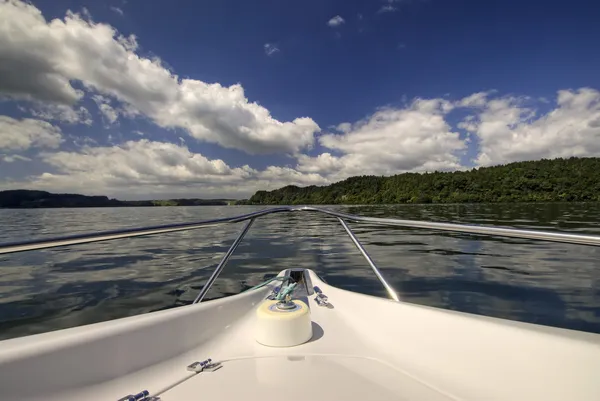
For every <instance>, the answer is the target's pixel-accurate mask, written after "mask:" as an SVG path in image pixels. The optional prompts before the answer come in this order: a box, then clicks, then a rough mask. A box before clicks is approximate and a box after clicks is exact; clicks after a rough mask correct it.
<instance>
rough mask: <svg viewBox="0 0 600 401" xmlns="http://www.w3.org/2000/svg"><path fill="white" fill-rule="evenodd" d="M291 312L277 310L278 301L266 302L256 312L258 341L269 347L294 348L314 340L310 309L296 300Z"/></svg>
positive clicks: (256, 336)
mask: <svg viewBox="0 0 600 401" xmlns="http://www.w3.org/2000/svg"><path fill="white" fill-rule="evenodd" d="M293 302H294V304H295V307H294V308H293V309H289V310H282V309H279V308H277V301H274V300H273V301H272V300H266V301H265V302H263V303H262V304H261V305H260V306H259V307H258V309H257V310H256V331H255V338H256V341H257V342H259V343H261V344H263V345H266V346H269V347H293V346H294V345H300V344H304V343H305V342H307V341H308V340H310V339H311V338H312V322H311V320H310V309H309V308H308V305H306V304H305V303H304V302H302V301H300V300H297V299H295V300H294V301H293Z"/></svg>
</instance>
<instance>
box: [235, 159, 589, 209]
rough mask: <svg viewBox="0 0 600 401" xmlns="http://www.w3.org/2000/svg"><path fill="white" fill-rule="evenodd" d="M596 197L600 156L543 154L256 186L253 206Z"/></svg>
mask: <svg viewBox="0 0 600 401" xmlns="http://www.w3.org/2000/svg"><path fill="white" fill-rule="evenodd" d="M588 201H600V158H577V157H571V158H567V159H563V158H559V159H552V160H548V159H543V160H538V161H526V162H516V163H510V164H506V165H500V166H493V167H481V168H473V169H471V170H469V171H453V172H440V171H436V172H433V173H403V174H397V175H394V176H391V177H383V176H373V175H363V176H358V177H351V178H348V179H346V180H344V181H340V182H336V183H334V184H331V185H327V186H314V185H312V186H308V187H297V186H293V185H288V186H286V187H283V188H280V189H276V190H273V191H258V192H256V193H255V194H254V195H253V196H252V197H251V198H250V199H249V200H247V201H244V202H240V203H245V204H253V205H273V204H275V205H298V204H306V205H314V204H395V203H467V202H472V203H483V202H490V203H492V202H588Z"/></svg>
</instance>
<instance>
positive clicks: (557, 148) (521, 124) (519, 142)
mask: <svg viewBox="0 0 600 401" xmlns="http://www.w3.org/2000/svg"><path fill="white" fill-rule="evenodd" d="M472 96H474V95H472ZM463 100H464V99H463ZM525 100H526V99H524V98H517V97H503V98H498V99H492V100H487V101H486V102H485V104H484V105H481V102H477V104H476V106H479V107H482V109H481V111H480V112H479V114H477V116H476V118H473V117H469V118H468V120H466V121H463V122H462V123H461V127H462V128H464V129H467V130H469V131H471V132H474V133H476V134H477V136H478V137H479V142H480V146H481V152H480V153H479V155H478V157H477V159H476V163H477V164H478V165H492V164H499V163H508V162H512V161H521V160H535V159H541V158H556V157H570V156H580V157H582V156H600V92H599V91H597V90H594V89H589V88H583V89H579V90H576V91H573V90H561V91H559V92H558V96H557V100H556V108H554V109H553V110H551V111H549V112H548V113H546V114H543V115H539V112H538V111H537V110H536V109H534V108H533V107H531V106H526V105H525V103H526V102H525Z"/></svg>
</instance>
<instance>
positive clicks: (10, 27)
mask: <svg viewBox="0 0 600 401" xmlns="http://www.w3.org/2000/svg"><path fill="white" fill-rule="evenodd" d="M137 48H138V44H137V38H136V37H135V36H134V35H130V36H127V37H126V36H123V35H120V34H119V33H118V32H117V31H116V30H115V29H114V28H113V27H111V26H110V25H106V24H102V23H95V22H93V21H92V20H91V19H90V18H88V19H84V18H82V17H81V16H80V15H78V14H75V13H72V12H67V14H66V16H65V18H64V19H55V20H52V21H50V22H47V21H46V20H45V19H44V17H43V15H42V13H41V12H40V11H39V10H38V9H37V8H36V7H35V6H33V5H31V4H27V3H23V2H21V1H17V0H2V1H0V93H3V94H4V95H5V96H10V97H14V98H23V99H36V100H41V101H50V102H54V103H59V104H66V105H72V104H75V103H76V102H77V101H79V100H80V99H81V98H82V97H83V96H84V92H82V91H80V90H77V89H75V88H74V87H73V86H72V85H71V81H79V82H81V83H82V84H83V86H84V87H85V88H86V90H88V91H93V92H96V93H99V94H101V95H103V96H110V97H112V98H114V99H117V100H118V101H120V102H123V103H125V104H127V105H128V106H129V110H130V113H132V114H133V113H136V112H137V113H141V114H143V115H145V116H147V117H149V118H150V119H152V120H153V121H154V122H155V123H156V124H158V125H159V126H161V127H164V128H182V129H184V130H185V131H186V132H187V133H188V134H189V135H191V136H192V137H194V138H197V139H199V140H202V141H208V142H213V143H217V144H220V145H221V146H224V147H228V148H236V149H240V150H243V151H246V152H249V153H275V152H297V151H299V150H301V149H303V148H305V147H307V146H310V145H311V144H312V143H313V142H314V134H315V133H316V132H318V131H319V126H318V125H317V124H316V123H315V122H314V121H313V120H312V119H310V118H308V117H302V118H297V119H295V120H293V121H289V122H281V121H278V120H277V119H275V118H273V117H272V116H271V114H270V112H269V111H268V110H267V109H266V108H265V107H263V106H261V105H259V104H257V103H255V102H250V101H249V100H248V99H247V98H246V96H245V93H244V89H243V88H242V86H241V85H239V84H236V85H232V86H230V87H224V86H221V85H220V84H218V83H214V84H209V83H205V82H202V81H199V80H194V79H180V78H179V77H178V76H177V75H174V74H173V73H172V72H171V71H170V70H169V69H168V68H166V67H165V66H164V65H163V63H162V62H161V60H160V59H157V58H154V59H149V58H145V57H142V56H140V55H138V54H137V53H136V50H137Z"/></svg>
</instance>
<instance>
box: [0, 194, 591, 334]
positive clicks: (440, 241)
mask: <svg viewBox="0 0 600 401" xmlns="http://www.w3.org/2000/svg"><path fill="white" fill-rule="evenodd" d="M332 208H334V209H337V210H341V211H343V212H347V213H354V214H361V215H366V216H376V217H396V218H403V219H420V220H436V221H451V222H463V223H477V224H490V225H501V226H510V227H522V228H536V229H545V230H561V231H567V232H574V233H589V234H597V235H600V225H599V223H600V204H541V205H540V204H537V205H533V204H516V205H515V204H510V205H508V204H507V205H428V206H424V205H399V206H355V207H332ZM260 209H262V207H254V206H203V207H171V208H158V207H157V208H114V209H110V208H99V209H30V210H8V209H4V210H0V242H7V241H18V240H25V239H33V238H43V237H51V236H55V235H63V234H73V233H81V232H89V231H95V230H108V229H114V228H122V227H137V226H143V225H154V224H164V223H171V222H173V223H174V222H186V221H194V220H204V219H210V218H217V217H224V216H233V215H238V214H244V213H248V212H252V211H256V210H260ZM351 226H352V228H353V229H354V230H355V233H356V234H357V236H358V237H359V239H360V240H361V242H362V243H363V244H364V245H365V247H366V248H367V250H368V251H369V252H370V253H371V256H372V257H373V259H374V260H375V262H376V264H377V265H378V266H379V267H380V268H381V270H382V273H383V274H384V275H385V276H386V277H387V278H388V279H389V281H390V283H391V284H392V285H393V287H394V288H395V289H396V290H397V292H398V294H399V295H400V297H401V298H402V299H403V300H404V301H407V302H413V303H417V304H423V305H430V306H435V307H440V308H446V309H454V310H460V311H465V312H471V313H477V314H482V315H488V316H495V317H501V318H506V319H512V320H521V321H526V322H533V323H539V324H544V325H550V326H557V327H565V328H571V329H576V330H584V331H591V332H596V333H600V248H594V247H588V246H580V245H566V244H555V243H544V242H539V241H530V240H520V239H501V238H491V237H481V236H469V235H465V234H451V233H439V232H434V231H429V230H421V229H400V228H389V227H380V226H375V225H368V224H352V225H351ZM240 228H241V226H239V225H226V226H220V227H210V228H204V229H201V230H195V231H188V232H180V233H173V234H164V235H156V236H150V237H144V238H132V239H125V240H116V241H108V242H102V243H96V244H86V245H79V246H76V247H68V248H57V249H51V250H45V251H33V252H24V253H19V254H13V255H4V256H0V338H1V339H5V338H11V337H18V336H23V335H27V334H34V333H40V332H45V331H50V330H56V329H60V328H66V327H72V326H78V325H82V324H89V323H94V322H98V321H103V320H109V319H115V318H119V317H125V316H130V315H135V314H140V313H146V312H151V311H156V310H161V309H166V308H172V307H176V306H180V305H185V304H188V303H190V302H191V301H192V300H193V299H194V297H195V296H196V295H197V293H198V291H199V289H200V288H201V287H202V284H203V283H204V282H205V281H206V279H207V278H208V276H209V275H210V273H211V271H212V269H213V268H214V267H215V266H216V264H217V263H218V261H219V259H220V258H221V257H222V256H223V255H224V253H225V252H226V251H227V248H228V247H229V245H230V244H231V241H232V240H233V238H234V237H235V235H236V233H237V232H238V231H239V229H240ZM289 267H304V268H310V269H313V270H315V271H316V272H317V274H319V275H320V276H321V277H323V278H324V279H325V280H326V281H327V282H328V283H329V284H332V285H335V286H338V287H341V288H344V289H348V290H352V291H357V292H362V293H366V294H371V295H376V296H385V292H384V291H383V288H382V287H381V285H380V284H379V282H378V281H377V280H376V278H375V277H374V275H373V273H372V272H371V271H370V269H369V268H368V267H367V265H366V263H365V261H364V259H362V257H361V255H360V254H359V253H358V251H357V250H356V249H355V248H354V246H353V244H352V242H351V241H350V239H349V238H348V237H347V236H346V234H345V233H344V231H343V229H342V227H341V226H340V225H339V223H337V222H336V220H335V219H332V218H330V217H325V216H318V215H315V214H304V213H302V214H300V213H294V214H277V215H272V216H268V217H266V218H262V219H260V220H258V221H257V222H256V223H255V224H254V226H253V228H252V229H251V230H250V232H249V234H248V235H247V236H246V239H245V240H244V242H243V243H242V244H241V245H240V247H239V248H238V250H237V252H236V254H235V256H234V257H233V258H232V259H231V260H230V263H229V265H228V266H227V268H226V269H225V270H224V272H223V274H222V275H221V276H220V278H219V279H218V280H217V282H216V283H215V285H214V286H213V288H212V289H211V291H210V292H209V295H208V297H207V299H210V298H218V297H223V296H227V295H231V294H236V293H239V292H240V291H243V290H245V289H247V288H250V287H251V286H254V285H256V284H259V283H260V282H262V281H264V280H265V279H266V278H268V277H271V276H273V275H274V274H275V273H277V272H279V271H280V270H282V269H285V268H289Z"/></svg>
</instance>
